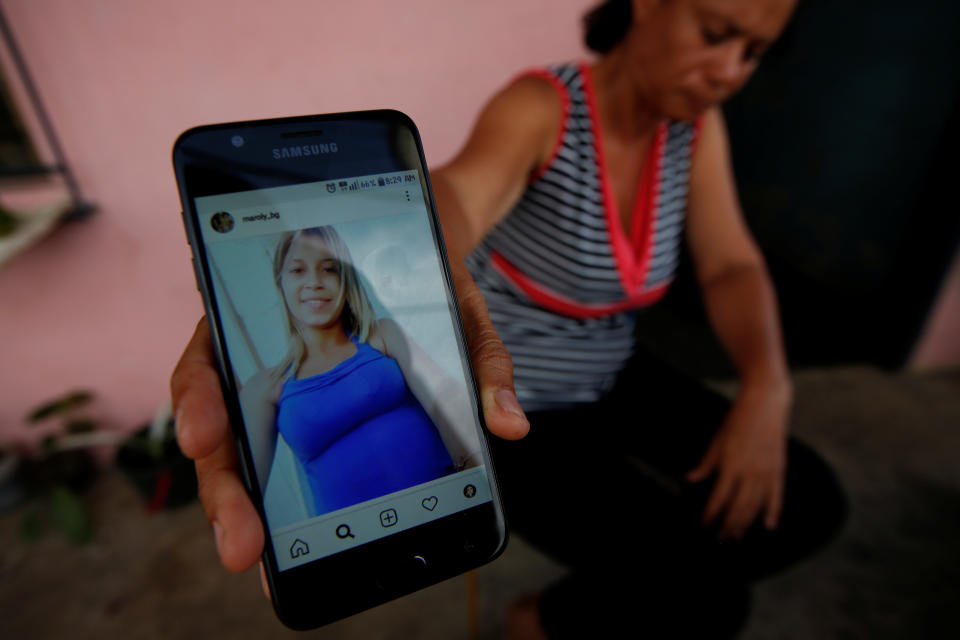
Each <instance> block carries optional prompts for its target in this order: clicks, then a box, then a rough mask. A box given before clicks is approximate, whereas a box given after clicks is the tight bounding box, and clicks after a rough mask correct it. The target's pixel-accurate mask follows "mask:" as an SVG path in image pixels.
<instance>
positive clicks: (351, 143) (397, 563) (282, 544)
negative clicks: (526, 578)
mask: <svg viewBox="0 0 960 640" xmlns="http://www.w3.org/2000/svg"><path fill="white" fill-rule="evenodd" d="M173 164H174V171H175V173H176V179H177V184H178V186H179V191H180V199H181V202H182V204H183V214H182V215H183V223H184V226H185V228H186V234H187V241H188V242H189V244H190V247H191V249H192V253H193V266H194V272H195V275H196V281H197V288H198V289H199V291H200V294H201V296H202V297H203V304H204V307H205V309H206V312H207V318H208V320H209V322H210V330H211V333H212V335H213V344H214V350H215V356H216V359H217V363H218V366H219V371H220V378H221V383H222V387H223V396H224V400H225V402H226V405H227V410H228V413H229V416H230V421H231V426H232V430H233V437H234V439H235V441H236V446H237V450H238V451H239V457H240V462H241V466H242V471H243V474H244V481H245V483H246V486H247V490H248V491H249V494H250V498H251V499H252V501H253V503H254V504H255V505H256V506H257V509H258V510H259V513H260V516H261V518H262V521H263V526H264V530H265V533H266V545H265V548H264V551H263V562H264V565H265V567H266V573H267V581H268V583H269V587H270V592H271V595H272V601H273V605H274V608H275V609H276V612H277V615H278V616H279V618H280V620H281V621H283V623H284V624H286V625H287V626H289V627H292V628H294V629H309V628H313V627H317V626H320V625H323V624H326V623H329V622H332V621H334V620H338V619H340V618H343V617H346V616H349V615H352V614H354V613H357V612H360V611H362V610H364V609H368V608H370V607H373V606H376V605H378V604H381V603H383V602H386V601H388V600H391V599H394V598H397V597H399V596H402V595H404V594H407V593H410V592H412V591H415V590H418V589H420V588H423V587H426V586H428V585H431V584H434V583H436V582H439V581H441V580H445V579H447V578H450V577H453V576H456V575H457V574H460V573H462V572H465V571H467V570H470V569H473V568H475V567H477V566H480V565H482V564H484V563H486V562H489V561H490V560H492V559H494V558H495V557H497V556H498V555H499V554H500V553H501V552H502V551H503V549H504V547H505V545H506V540H507V530H506V525H505V522H504V518H503V512H502V507H501V504H500V499H499V495H498V492H497V485H496V482H495V478H494V474H493V471H492V465H491V461H490V454H489V450H488V446H487V443H486V439H485V428H484V423H483V415H482V411H481V405H480V401H479V396H478V392H477V386H476V382H475V380H474V378H473V374H472V371H471V367H470V361H469V356H468V350H467V347H466V343H465V340H464V335H463V328H462V324H461V320H460V316H459V307H458V305H457V300H456V296H455V293H454V289H453V284H452V280H451V276H450V269H449V264H448V262H447V259H446V254H445V251H444V243H443V236H442V234H441V230H440V225H439V223H438V221H437V214H436V205H435V203H434V200H433V195H432V192H431V189H430V178H429V175H428V174H427V169H426V164H425V161H424V156H423V148H422V145H421V142H420V137H419V133H418V132H417V129H416V127H415V126H414V124H413V122H412V121H411V120H410V118H409V117H407V116H406V115H404V114H402V113H400V112H397V111H390V110H383V111H366V112H356V113H339V114H329V115H317V116H307V117H295V118H282V119H273V120H259V121H250V122H235V123H227V124H215V125H208V126H201V127H197V128H194V129H190V130H189V131H186V132H184V133H183V134H181V135H180V137H179V138H178V139H177V141H176V143H175V145H174V149H173Z"/></svg>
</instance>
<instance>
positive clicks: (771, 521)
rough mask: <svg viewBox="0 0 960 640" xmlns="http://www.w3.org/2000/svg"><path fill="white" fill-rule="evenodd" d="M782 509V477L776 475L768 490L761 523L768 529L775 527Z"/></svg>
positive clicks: (771, 529) (778, 522)
mask: <svg viewBox="0 0 960 640" xmlns="http://www.w3.org/2000/svg"><path fill="white" fill-rule="evenodd" d="M782 510H783V477H782V476H781V477H778V478H777V481H776V482H774V484H773V488H772V489H771V490H770V497H769V498H768V500H767V510H766V514H765V515H764V519H763V525H764V526H765V527H766V528H767V529H768V530H770V531H773V530H774V529H776V528H777V525H778V524H780V513H781V512H782Z"/></svg>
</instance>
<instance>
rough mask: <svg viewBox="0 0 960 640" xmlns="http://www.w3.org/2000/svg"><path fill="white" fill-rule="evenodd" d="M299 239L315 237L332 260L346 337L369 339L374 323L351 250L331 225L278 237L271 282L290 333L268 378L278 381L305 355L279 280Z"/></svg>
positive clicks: (371, 310)
mask: <svg viewBox="0 0 960 640" xmlns="http://www.w3.org/2000/svg"><path fill="white" fill-rule="evenodd" d="M300 236H317V237H319V238H320V239H321V240H322V241H323V243H324V244H325V245H327V249H329V251H330V253H331V255H332V256H333V261H334V264H335V265H336V266H335V269H336V273H337V278H339V280H340V292H339V293H338V294H337V300H336V306H338V307H339V306H340V303H341V302H342V303H343V310H342V311H341V312H340V323H341V324H342V325H343V329H344V331H346V332H347V335H350V336H354V337H356V339H357V341H359V342H366V341H367V339H368V338H369V337H370V332H371V331H372V330H373V325H374V322H375V318H374V313H373V305H371V304H370V298H369V297H368V296H367V292H366V290H365V289H364V288H363V283H362V282H361V280H360V277H359V275H358V274H357V270H356V268H355V267H354V264H353V259H352V258H351V257H350V251H349V249H347V245H346V244H344V242H343V240H342V239H341V238H340V234H339V233H337V230H336V229H334V228H333V227H332V226H329V225H328V226H324V227H310V228H307V229H300V230H298V231H288V232H287V233H284V234H283V235H282V236H280V240H279V241H278V242H277V248H276V250H275V251H274V254H273V281H274V283H275V284H276V285H277V291H279V292H280V299H281V300H283V313H284V316H285V317H286V319H287V330H288V331H289V333H290V343H289V348H288V350H287V355H286V356H285V357H284V358H283V360H282V361H281V362H280V364H279V365H277V366H276V367H274V368H273V369H271V371H270V372H271V375H272V376H273V377H274V378H275V379H277V380H280V379H283V378H287V377H288V376H291V375H293V374H295V373H296V371H297V369H298V368H299V367H300V364H301V363H302V362H303V358H304V356H305V355H306V353H305V352H306V347H305V346H304V343H303V338H302V337H301V335H300V330H299V329H298V328H297V325H296V324H295V323H294V321H293V316H292V315H291V314H290V309H289V308H288V307H287V299H286V296H284V295H283V287H282V285H281V283H280V280H281V278H282V276H283V263H284V262H285V261H286V259H287V254H288V253H289V252H290V246H291V245H292V244H293V241H294V240H296V239H297V238H298V237H300Z"/></svg>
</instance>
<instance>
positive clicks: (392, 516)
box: [380, 509, 397, 527]
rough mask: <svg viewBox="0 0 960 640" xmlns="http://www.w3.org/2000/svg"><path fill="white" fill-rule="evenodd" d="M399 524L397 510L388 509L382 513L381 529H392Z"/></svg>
mask: <svg viewBox="0 0 960 640" xmlns="http://www.w3.org/2000/svg"><path fill="white" fill-rule="evenodd" d="M395 524H397V510H396V509H387V510H386V511H381V512H380V526H381V527H392V526H393V525H395Z"/></svg>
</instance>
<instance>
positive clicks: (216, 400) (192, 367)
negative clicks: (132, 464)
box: [170, 261, 529, 572]
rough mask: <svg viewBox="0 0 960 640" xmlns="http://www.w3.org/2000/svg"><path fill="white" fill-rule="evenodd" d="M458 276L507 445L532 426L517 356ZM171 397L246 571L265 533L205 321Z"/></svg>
mask: <svg viewBox="0 0 960 640" xmlns="http://www.w3.org/2000/svg"><path fill="white" fill-rule="evenodd" d="M451 262H454V263H457V262H459V261H451ZM451 270H452V272H453V276H454V282H455V286H456V288H457V295H458V297H459V299H460V308H461V313H462V315H463V326H464V333H465V334H466V337H467V343H468V346H469V348H470V356H471V359H472V361H473V368H474V373H475V375H476V376H477V383H478V385H479V386H480V395H481V400H482V402H483V415H484V420H485V421H486V424H487V428H488V429H489V430H490V432H491V433H493V434H495V435H497V436H500V437H502V438H506V439H509V440H516V439H519V438H522V437H523V436H525V435H526V433H527V431H528V430H529V423H528V422H527V419H526V417H525V416H524V414H523V410H522V409H521V408H520V405H519V403H518V402H517V398H516V395H515V394H514V391H513V365H512V362H511V360H510V355H509V354H508V353H507V350H506V348H505V347H504V346H503V342H501V341H500V338H499V337H498V336H497V333H496V331H495V330H494V328H493V325H492V324H491V322H490V317H489V315H488V314H487V308H486V303H485V302H484V300H483V296H482V295H481V294H480V291H479V290H478V289H477V286H476V285H475V284H474V282H473V279H472V278H471V277H470V274H469V272H467V270H466V267H465V266H463V263H462V262H459V264H452V265H451ZM170 390H171V395H172V398H173V407H174V415H175V416H176V422H177V440H178V442H179V443H180V448H181V450H182V451H183V453H184V454H185V455H186V456H187V457H189V458H192V459H193V460H194V461H195V462H196V466H197V482H198V484H199V488H200V501H201V502H202V503H203V508H204V511H205V512H206V514H207V519H208V520H209V521H210V523H211V524H212V525H213V530H214V537H215V538H216V543H217V551H218V553H219V554H220V560H221V562H223V566H225V567H226V568H227V569H229V570H231V571H237V572H240V571H245V570H246V569H249V568H250V567H251V566H253V564H254V563H256V562H257V560H258V558H259V557H260V554H261V553H262V552H263V545H264V531H263V525H262V524H261V522H260V518H259V516H258V515H257V511H256V509H254V507H253V504H252V503H251V502H250V499H249V497H248V496H247V492H246V490H245V489H244V486H243V481H242V480H241V478H240V466H239V460H238V458H237V452H236V447H235V446H234V443H233V438H232V437H231V432H230V426H229V424H228V420H227V411H226V407H225V406H224V402H223V396H222V394H221V391H220V381H219V378H218V376H217V370H216V364H215V362H214V356H213V347H212V344H211V339H210V330H209V327H208V326H207V320H206V319H205V318H203V319H201V320H200V322H199V323H198V324H197V328H196V331H195V332H194V334H193V337H192V338H191V340H190V342H189V344H188V345H187V348H186V350H185V351H184V352H183V355H182V356H181V358H180V362H179V363H178V364H177V367H176V369H174V372H173V377H172V378H171V380H170Z"/></svg>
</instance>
